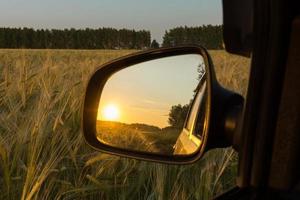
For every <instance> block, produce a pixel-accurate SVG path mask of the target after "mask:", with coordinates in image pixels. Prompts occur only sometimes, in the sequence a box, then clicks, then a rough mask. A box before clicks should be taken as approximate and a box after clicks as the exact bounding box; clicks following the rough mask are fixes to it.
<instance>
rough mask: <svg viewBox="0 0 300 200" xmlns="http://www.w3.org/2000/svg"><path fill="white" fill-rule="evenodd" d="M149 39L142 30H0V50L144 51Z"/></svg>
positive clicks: (149, 36)
mask: <svg viewBox="0 0 300 200" xmlns="http://www.w3.org/2000/svg"><path fill="white" fill-rule="evenodd" d="M150 40H151V35H150V32H149V31H145V30H142V31H135V30H127V29H120V30H117V29H113V28H99V29H89V28H87V29H63V30H58V29H51V30H48V29H46V30H45V29H38V30H35V29H31V28H22V29H21V28H0V48H29V49H143V48H148V47H149V46H150V42H151V41H150Z"/></svg>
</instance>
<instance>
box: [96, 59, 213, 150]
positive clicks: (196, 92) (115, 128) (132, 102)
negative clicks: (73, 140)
mask: <svg viewBox="0 0 300 200" xmlns="http://www.w3.org/2000/svg"><path fill="white" fill-rule="evenodd" d="M206 99H207V87H206V70H205V64H204V61H203V57H202V56H201V55H199V54H185V55H177V56H170V57H164V58H159V59H155V60H150V61H146V62H142V63H139V64H135V65H132V66H129V67H127V68H124V69H123V70H120V71H118V72H116V73H114V74H113V75H112V76H111V77H110V78H109V79H108V81H107V82H106V84H105V86H104V88H103V91H102V93H101V97H100V102H99V107H98V114H97V127H96V130H97V138H98V140H99V141H100V142H102V143H104V144H106V145H109V146H113V147H118V148H121V149H127V150H131V151H139V152H147V153H152V154H159V155H188V154H192V153H194V152H195V151H197V150H198V149H199V148H200V146H201V141H202V135H203V133H204V131H205V129H206V123H205V122H206V110H207V109H206V106H207V101H206Z"/></svg>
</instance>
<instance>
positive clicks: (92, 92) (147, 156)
mask: <svg viewBox="0 0 300 200" xmlns="http://www.w3.org/2000/svg"><path fill="white" fill-rule="evenodd" d="M186 54H199V55H201V56H202V57H203V61H204V64H205V67H206V69H205V70H206V72H205V73H206V76H207V78H206V80H207V83H206V84H207V106H208V108H207V112H206V115H207V116H206V117H207V120H206V122H205V123H207V124H206V126H207V128H206V131H205V133H203V139H202V145H201V147H200V148H199V149H198V151H196V152H194V153H192V154H188V155H172V156H170V155H159V154H153V153H148V152H140V151H134V150H129V149H121V148H118V147H113V146H110V145H108V144H105V143H103V142H100V141H99V140H98V139H97V130H96V123H97V112H98V104H99V100H100V97H101V93H102V90H103V88H104V86H105V84H106V82H107V80H108V79H109V78H110V77H111V75H112V74H114V73H116V72H118V71H120V70H122V69H125V68H127V67H130V66H132V65H136V64H139V63H142V62H146V61H151V60H155V59H160V58H166V57H171V56H178V55H186ZM242 105H243V98H242V97H241V96H240V95H238V94H235V93H233V92H230V91H228V90H226V89H224V88H222V87H221V86H220V85H219V84H218V82H217V80H216V77H215V73H214V69H213V63H212V61H211V58H210V56H209V54H208V52H207V51H206V50H205V49H204V48H203V47H200V46H183V47H172V48H160V49H154V50H148V51H142V52H138V53H135V54H132V55H129V56H125V57H122V58H120V59H117V60H113V61H111V62H109V63H107V64H104V65H102V66H100V67H99V68H98V69H97V70H96V71H95V73H94V74H93V75H92V76H91V78H90V80H89V83H88V85H87V89H86V94H85V99H84V105H83V118H82V128H83V134H84V138H85V140H86V142H87V143H88V144H89V145H90V146H91V147H93V148H94V149H96V150H99V151H102V152H105V153H110V154H113V155H118V156H125V157H129V158H137V159H142V160H147V161H155V162H162V163H171V164H187V163H192V162H195V161H196V160H198V159H199V158H201V157H202V156H203V154H204V152H206V151H207V150H209V149H211V148H218V147H227V146H230V145H233V144H234V143H236V142H235V141H237V139H236V138H237V136H236V135H237V134H236V130H237V124H238V120H239V116H240V113H241V110H242Z"/></svg>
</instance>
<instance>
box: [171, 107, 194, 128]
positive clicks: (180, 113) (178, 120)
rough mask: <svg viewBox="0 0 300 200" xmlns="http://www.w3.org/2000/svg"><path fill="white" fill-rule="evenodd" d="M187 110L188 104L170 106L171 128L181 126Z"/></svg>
mask: <svg viewBox="0 0 300 200" xmlns="http://www.w3.org/2000/svg"><path fill="white" fill-rule="evenodd" d="M188 111H189V104H186V105H184V106H182V105H181V104H178V105H174V106H172V107H171V110H170V112H169V121H168V122H169V124H170V126H171V127H173V128H180V129H181V128H182V127H183V125H184V122H185V119H186V117H187V114H188Z"/></svg>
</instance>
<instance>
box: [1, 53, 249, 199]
mask: <svg viewBox="0 0 300 200" xmlns="http://www.w3.org/2000/svg"><path fill="white" fill-rule="evenodd" d="M132 52H134V51H132V50H25V49H23V50H22V49H20V50H9V49H8V50H4V49H3V50H0V199H13V200H14V199H22V200H25V199H26V200H31V199H34V200H40V199H44V200H45V199H51V200H52V199H124V200H125V199H149V200H150V199H159V200H160V199H161V200H164V199H182V200H183V199H210V198H212V197H213V196H214V195H217V194H220V193H222V192H224V191H225V190H228V189H230V188H231V187H233V186H234V183H235V175H236V173H237V169H236V166H237V155H236V153H235V152H234V150H232V149H230V148H229V149H217V150H213V151H210V152H208V153H207V154H206V155H205V156H204V158H203V159H202V160H200V161H198V162H196V163H195V164H192V165H185V166H176V165H175V166H174V165H164V164H157V163H149V162H143V161H137V160H134V159H126V158H120V157H117V156H111V155H107V154H104V153H99V152H96V151H94V150H92V149H91V148H90V147H89V146H88V145H87V144H86V143H85V142H84V139H83V136H82V133H81V127H80V126H81V109H82V103H83V98H84V91H85V86H86V84H87V81H88V78H89V76H90V75H91V74H92V72H93V71H94V70H95V68H96V67H97V66H99V65H101V64H103V63H105V62H107V61H109V60H111V59H114V58H117V57H119V56H122V55H127V54H129V53H132ZM210 53H211V56H212V58H213V61H214V64H215V70H216V73H217V78H218V80H219V81H220V82H221V84H222V85H224V86H226V87H227V88H230V89H232V90H235V91H238V92H239V93H241V94H243V95H245V93H246V87H247V82H248V74H249V73H248V70H249V59H246V58H242V57H238V56H233V55H230V54H227V53H225V52H224V51H210Z"/></svg>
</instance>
